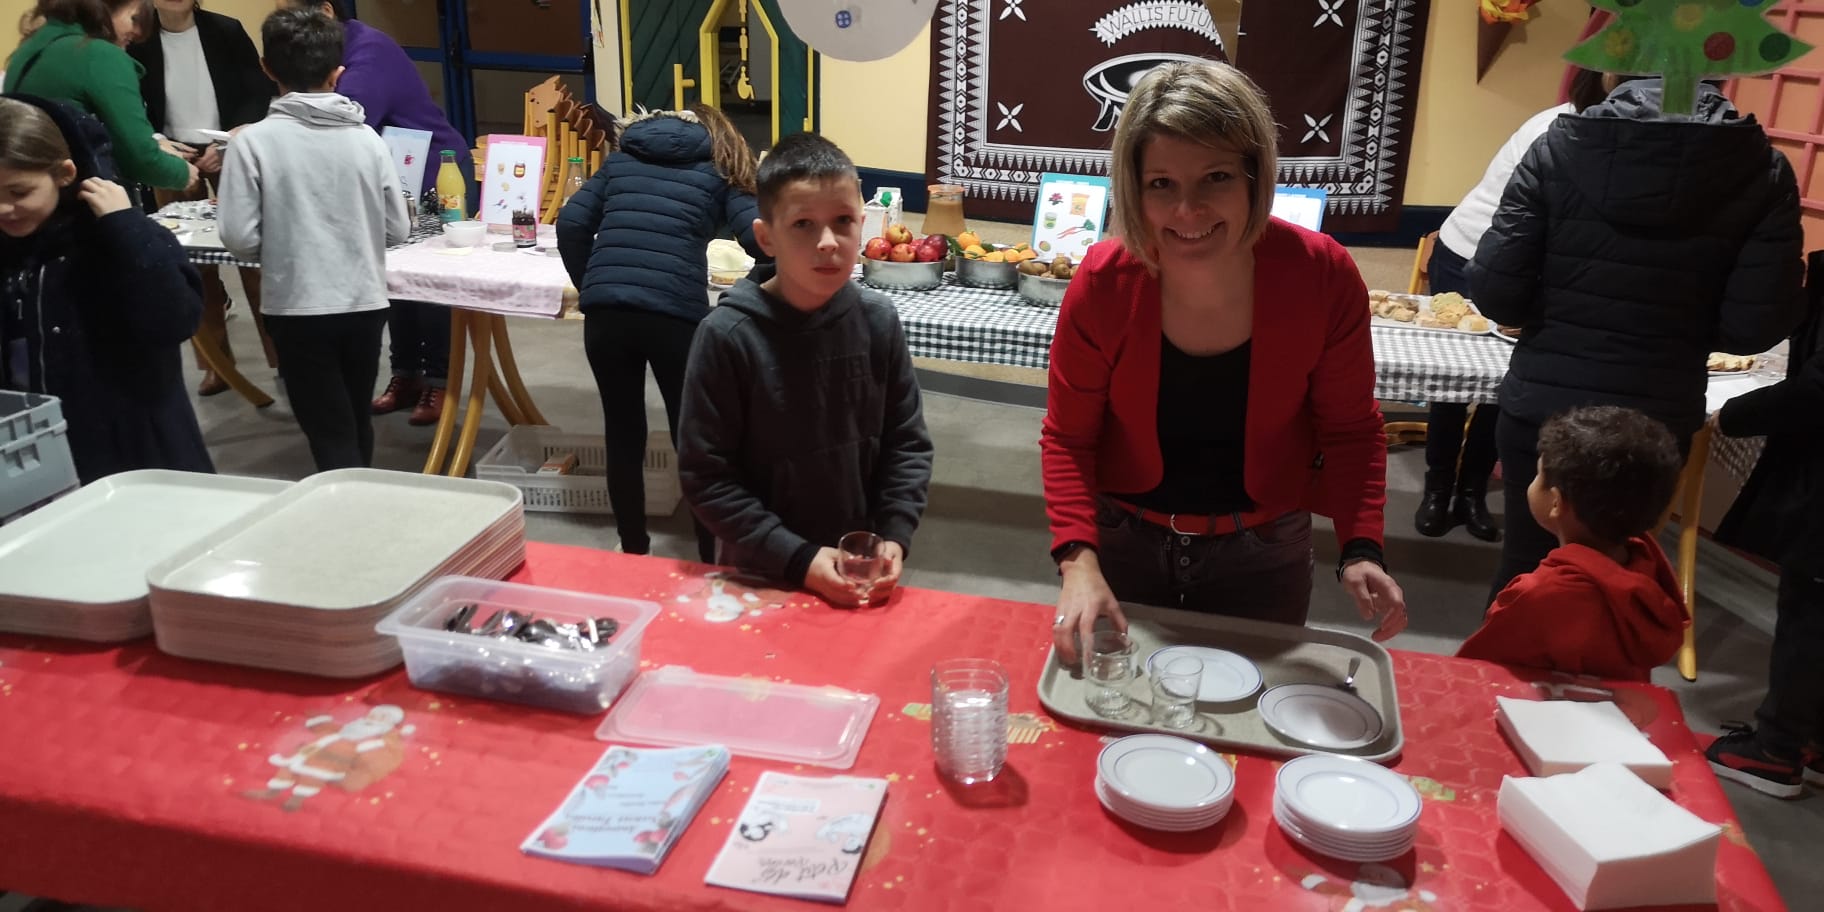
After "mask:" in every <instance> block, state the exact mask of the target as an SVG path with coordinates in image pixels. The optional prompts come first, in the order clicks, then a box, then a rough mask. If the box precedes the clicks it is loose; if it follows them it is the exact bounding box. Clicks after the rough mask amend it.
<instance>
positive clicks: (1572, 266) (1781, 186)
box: [1468, 75, 1804, 602]
mask: <svg viewBox="0 0 1824 912" xmlns="http://www.w3.org/2000/svg"><path fill="white" fill-rule="evenodd" d="M1618 82H1619V85H1617V83H1618ZM1605 84H1606V85H1607V86H1608V88H1609V89H1610V93H1609V96H1608V98H1607V99H1605V100H1604V101H1603V102H1602V103H1600V104H1596V105H1592V106H1591V107H1589V108H1586V109H1585V110H1583V111H1582V112H1580V113H1577V114H1567V115H1563V116H1560V117H1559V118H1558V119H1557V120H1555V121H1553V122H1552V125H1551V126H1550V127H1549V128H1548V129H1547V130H1546V133H1545V136H1543V137H1541V138H1540V139H1539V141H1538V142H1536V143H1534V144H1533V147H1532V148H1531V149H1530V150H1529V151H1528V152H1527V153H1526V155H1525V156H1524V157H1522V158H1521V160H1520V165H1519V167H1517V168H1515V169H1514V176H1513V178H1512V179H1511V180H1509V181H1508V184H1507V189H1506V190H1505V191H1504V192H1503V193H1502V196H1501V205H1500V207H1499V208H1498V209H1497V210H1496V211H1495V218H1494V222H1493V224H1492V225H1491V226H1490V227H1489V229H1488V231H1487V232H1486V233H1484V234H1483V235H1482V240H1481V242H1480V243H1479V244H1478V245H1477V247H1476V255H1475V258H1474V259H1473V260H1472V261H1471V262H1470V264H1469V268H1468V275H1469V285H1470V290H1471V292H1472V293H1473V297H1474V298H1475V301H1476V306H1477V307H1478V308H1480V309H1481V311H1482V313H1484V314H1486V315H1487V316H1488V318H1489V319H1491V320H1494V321H1495V322H1497V323H1500V324H1503V325H1506V326H1519V327H1522V329H1521V333H1520V343H1519V344H1518V345H1516V346H1515V347H1514V356H1513V361H1512V363H1511V364H1510V365H1509V366H1508V370H1507V378H1506V379H1505V380H1503V381H1502V383H1501V418H1500V420H1499V421H1498V422H1497V423H1496V426H1495V448H1496V450H1497V451H1498V452H1499V453H1500V456H1501V469H1502V473H1503V479H1504V482H1505V492H1506V493H1505V498H1506V504H1507V509H1506V516H1505V517H1504V520H1505V522H1506V527H1507V528H1506V530H1505V534H1506V537H1505V539H1504V540H1503V542H1502V548H1501V565H1500V567H1499V568H1498V569H1497V570H1496V575H1495V579H1494V580H1493V586H1492V587H1491V589H1490V591H1489V601H1490V602H1493V601H1494V598H1495V595H1496V594H1497V593H1499V592H1500V591H1501V590H1502V589H1503V588H1505V587H1506V586H1507V583H1508V581H1509V580H1512V579H1513V578H1514V577H1516V576H1519V575H1520V574H1522V573H1527V572H1530V571H1532V570H1533V569H1534V568H1535V567H1537V566H1539V561H1540V560H1541V559H1542V558H1544V557H1545V555H1546V554H1547V553H1548V552H1550V551H1551V550H1552V549H1553V548H1556V547H1557V546H1558V540H1557V537H1556V536H1554V535H1551V534H1550V533H1548V532H1546V531H1545V530H1543V529H1541V528H1539V524H1538V523H1535V522H1534V521H1533V518H1532V513H1531V511H1530V510H1529V509H1528V508H1527V505H1526V489H1527V485H1529V484H1531V483H1532V480H1533V474H1534V472H1535V466H1536V464H1537V463H1538V459H1539V427H1540V426H1541V425H1543V424H1544V423H1545V422H1546V420H1547V419H1549V418H1551V417H1552V416H1554V415H1557V414H1560V413H1562V412H1565V411H1568V410H1570V409H1573V408H1579V407H1582V406H1586V405H1618V406H1624V407H1627V408H1632V409H1636V410H1638V411H1641V412H1645V413H1646V414H1648V415H1650V416H1652V417H1654V418H1657V419H1659V420H1660V421H1661V422H1664V423H1665V425H1666V426H1667V427H1668V428H1671V430H1672V435H1673V437H1674V439H1676V440H1678V441H1679V445H1680V447H1681V448H1682V449H1688V448H1689V446H1690V439H1691V435H1692V434H1693V433H1695V432H1696V431H1697V429H1698V428H1699V427H1701V426H1702V425H1703V423H1704V383H1705V379H1706V374H1705V368H1704V364H1705V360H1706V358H1707V357H1708V355H1709V353H1710V352H1713V351H1721V352H1729V353H1731V354H1744V355H1746V354H1757V353H1759V352H1763V351H1766V350H1767V349H1768V348H1771V347H1772V346H1773V345H1774V344H1776V343H1778V342H1779V341H1780V340H1781V339H1784V338H1786V335H1787V334H1788V333H1790V332H1791V331H1792V328H1793V327H1794V326H1795V325H1797V324H1798V322H1799V320H1800V318H1801V317H1802V315H1803V310H1802V308H1803V298H1802V296H1801V295H1800V293H1799V280H1800V273H1801V271H1802V270H1803V268H1804V263H1803V261H1802V245H1803V243H1804V238H1803V236H1802V234H1801V232H1800V229H1799V189H1798V181H1797V179H1796V178H1795V177H1794V175H1793V172H1792V166H1791V165H1790V164H1788V163H1787V161H1786V157H1785V156H1784V155H1781V154H1780V153H1779V151H1777V150H1775V149H1774V148H1773V147H1772V145H1771V144H1770V143H1769V142H1768V140H1767V134H1766V133H1765V132H1764V131H1763V130H1762V129H1761V126H1760V124H1758V123H1756V122H1755V120H1754V118H1753V117H1752V116H1743V115H1741V114H1739V113H1738V112H1737V111H1736V110H1735V108H1734V107H1733V106H1732V105H1730V103H1729V101H1728V99H1726V98H1724V97H1723V95H1722V93H1721V92H1719V91H1717V89H1716V87H1715V86H1712V85H1708V84H1703V85H1699V86H1698V88H1697V98H1696V103H1695V105H1694V106H1693V113H1691V114H1685V115H1678V114H1667V113H1665V112H1664V111H1663V110H1662V109H1661V103H1660V84H1659V80H1658V79H1635V80H1629V81H1626V82H1620V78H1619V77H1616V76H1614V75H1609V76H1607V77H1606V81H1605Z"/></svg>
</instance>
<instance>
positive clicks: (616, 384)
mask: <svg viewBox="0 0 1824 912" xmlns="http://www.w3.org/2000/svg"><path fill="white" fill-rule="evenodd" d="M754 168H755V162H754V153H753V152H752V150H750V149H749V148H748V145H747V140H745V139H743V138H742V137H741V133H740V132H739V131H738V130H736V129H735V125H734V124H733V123H731V122H729V120H728V117H727V116H726V115H724V114H723V113H722V112H721V111H718V110H716V109H715V108H709V107H704V106H702V105H696V106H693V107H692V108H691V109H690V110H688V111H664V112H658V113H654V114H648V115H642V116H641V117H639V118H636V119H634V120H633V121H632V122H631V123H628V124H627V125H626V126H625V128H624V129H623V130H622V132H621V135H620V143H619V148H617V149H615V151H614V152H612V153H610V154H609V156H608V159H607V160H606V161H604V162H602V168H601V170H600V171H597V172H596V174H595V176H594V177H593V178H590V180H589V182H588V183H587V184H585V185H584V186H583V188H582V189H581V190H578V191H577V192H576V195H575V196H573V197H571V198H570V202H568V203H566V204H564V208H563V211H562V212H560V213H559V214H558V217H557V249H558V251H559V252H561V253H562V254H563V257H564V268H565V269H566V270H568V271H569V273H570V281H571V283H572V284H574V285H575V286H576V288H577V289H578V292H579V294H578V305H579V307H580V308H581V310H582V312H583V318H584V319H583V349H584V351H586V352H587V353H588V355H589V367H590V369H591V370H593V371H594V373H595V385H596V389H597V390H598V391H600V393H601V395H602V412H603V415H604V417H605V418H606V421H607V434H608V439H607V443H608V503H609V506H610V507H611V508H612V509H613V510H614V525H615V528H616V529H617V530H619V532H620V534H621V550H623V551H626V552H627V553H629V554H645V553H647V551H648V550H649V549H650V548H651V547H652V542H651V539H650V538H649V537H648V536H647V533H646V491H645V487H644V477H643V465H644V460H645V457H646V366H647V365H648V364H650V365H652V374H653V377H654V379H656V380H657V381H658V384H659V395H660V396H661V397H662V398H663V399H664V400H665V414H666V415H667V416H668V417H669V418H670V419H671V439H672V443H673V445H676V443H677V439H678V403H679V402H680V401H681V398H682V394H683V389H684V363H685V360H686V359H687V358H688V357H689V355H690V343H691V340H692V339H694V338H695V337H696V333H697V324H698V323H699V322H701V321H702V319H703V317H704V316H705V315H706V314H708V313H709V294H708V287H707V280H708V273H709V262H708V254H707V252H706V248H707V247H708V246H709V242H710V241H711V240H714V239H715V238H717V237H719V236H721V235H723V234H725V233H733V234H734V235H735V237H736V239H738V240H739V241H740V242H741V246H742V247H744V248H746V249H747V251H748V253H750V254H754V255H755V256H764V254H763V253H760V252H759V248H758V247H757V246H756V245H755V244H754V219H755V218H757V217H758V216H759V214H760V212H759V209H758V208H757V207H756V205H755V203H754V196H753V193H754ZM714 550H715V538H714V537H713V536H711V535H710V534H709V532H708V531H706V530H705V529H704V528H703V527H702V526H701V525H698V526H697V556H698V557H699V558H700V559H702V560H703V561H704V562H705V563H710V562H713V560H714Z"/></svg>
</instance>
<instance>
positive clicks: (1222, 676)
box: [1146, 646, 1260, 703]
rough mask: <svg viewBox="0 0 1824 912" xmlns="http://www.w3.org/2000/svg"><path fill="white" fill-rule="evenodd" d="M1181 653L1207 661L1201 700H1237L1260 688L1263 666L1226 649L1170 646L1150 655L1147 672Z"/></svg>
mask: <svg viewBox="0 0 1824 912" xmlns="http://www.w3.org/2000/svg"><path fill="white" fill-rule="evenodd" d="M1181 655H1183V656H1190V657H1192V658H1195V659H1199V660H1201V661H1202V662H1203V678H1202V680H1201V681H1200V682H1199V683H1198V685H1197V699H1199V700H1201V701H1203V702H1205V703H1233V702H1235V701H1236V700H1241V699H1245V698H1247V697H1251V696H1253V695H1254V692H1255V691H1257V690H1259V689H1260V666H1258V665H1255V664H1254V663H1253V662H1250V661H1248V660H1247V658H1246V657H1244V656H1240V655H1237V654H1235V653H1233V652H1229V651H1228V650H1226V649H1211V648H1209V647H1207V646H1167V647H1165V648H1164V649H1161V650H1159V651H1158V652H1155V653H1153V654H1152V655H1151V656H1149V657H1147V660H1146V671H1147V673H1148V674H1151V673H1152V672H1153V669H1154V668H1156V667H1158V666H1159V665H1160V664H1161V663H1164V662H1166V661H1168V660H1170V659H1171V658H1173V657H1174V656H1181Z"/></svg>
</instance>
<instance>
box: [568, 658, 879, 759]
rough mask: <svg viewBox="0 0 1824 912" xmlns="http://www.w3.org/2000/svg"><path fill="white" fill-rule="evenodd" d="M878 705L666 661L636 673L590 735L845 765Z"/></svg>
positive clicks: (870, 698) (851, 695) (855, 696)
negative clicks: (710, 746)
mask: <svg viewBox="0 0 1824 912" xmlns="http://www.w3.org/2000/svg"><path fill="white" fill-rule="evenodd" d="M879 707H880V698H879V697H877V696H874V695H873V694H864V693H856V692H854V691H852V690H843V689H842V688H839V687H807V686H805V685H802V684H781V683H779V682H777V681H769V680H766V679H764V678H731V677H727V676H724V675H706V674H698V673H696V672H695V671H692V670H690V669H689V668H683V667H680V666H676V665H667V666H666V667H664V668H660V669H656V670H654V671H649V672H646V673H645V674H642V675H640V676H639V678H638V679H636V680H635V681H634V682H633V686H632V687H629V688H628V689H627V692H626V693H624V694H622V695H621V698H620V699H619V700H617V701H616V702H615V704H614V709H613V710H612V711H610V712H609V713H608V718H607V720H606V721H604V722H603V723H602V726H601V727H600V728H598V729H596V731H595V737H596V740H598V741H614V742H617V743H619V742H632V743H636V744H654V745H661V746H680V745H691V744H722V745H726V746H727V747H728V749H729V751H730V752H731V753H734V754H737V755H740V756H743V757H758V758H760V759H763V760H782V761H786V762H789V763H807V764H811V765H813V766H827V767H831V768H833V769H848V768H849V767H851V766H854V765H855V757H856V755H857V754H859V753H861V742H862V739H864V738H866V737H867V734H868V725H869V724H870V723H872V722H873V721H874V711H875V710H876V709H878V708H879Z"/></svg>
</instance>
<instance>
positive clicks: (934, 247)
mask: <svg viewBox="0 0 1824 912" xmlns="http://www.w3.org/2000/svg"><path fill="white" fill-rule="evenodd" d="M948 252H949V248H948V247H945V246H944V245H943V244H920V245H918V250H917V251H916V255H917V257H918V261H919V262H920V263H935V262H937V261H938V260H941V259H943V258H944V254H946V253H948Z"/></svg>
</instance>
